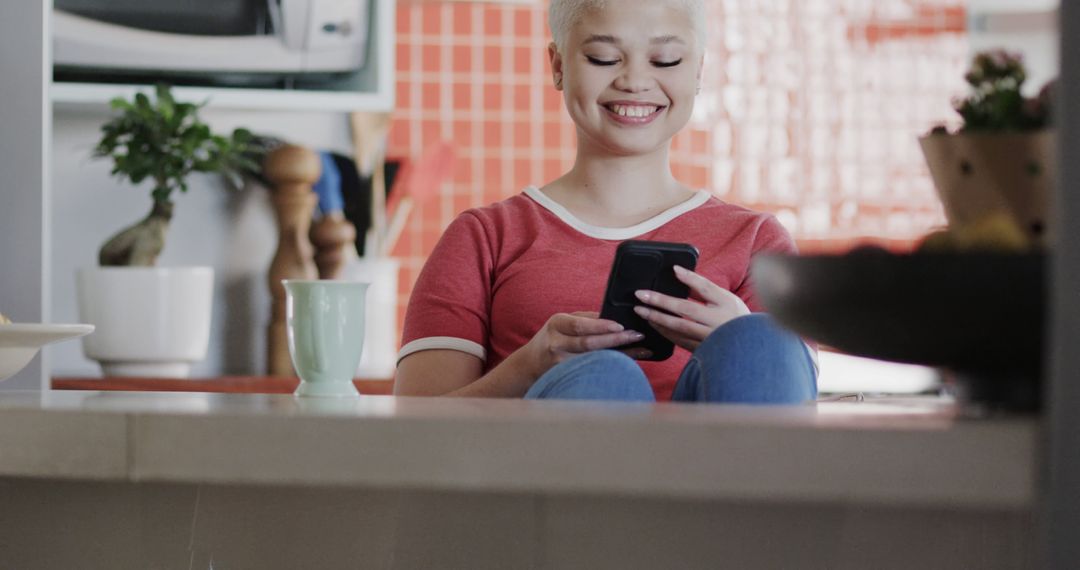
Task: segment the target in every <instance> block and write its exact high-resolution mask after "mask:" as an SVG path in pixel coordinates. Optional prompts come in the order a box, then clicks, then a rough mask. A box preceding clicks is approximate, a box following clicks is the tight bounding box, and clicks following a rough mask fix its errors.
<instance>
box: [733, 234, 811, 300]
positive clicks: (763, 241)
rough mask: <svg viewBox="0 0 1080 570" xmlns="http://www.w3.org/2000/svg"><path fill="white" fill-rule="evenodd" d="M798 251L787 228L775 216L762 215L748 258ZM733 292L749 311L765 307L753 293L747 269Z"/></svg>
mask: <svg viewBox="0 0 1080 570" xmlns="http://www.w3.org/2000/svg"><path fill="white" fill-rule="evenodd" d="M798 252H799V250H798V248H797V247H795V240H793V239H791V234H789V233H788V231H787V229H786V228H784V226H783V225H782V224H781V223H780V222H779V221H778V220H777V219H776V217H775V216H772V215H763V217H762V221H761V223H760V224H759V225H758V226H757V231H756V233H755V235H754V239H753V245H752V246H751V251H750V259H751V260H753V258H754V256H756V255H758V254H759V253H787V254H796V253H798ZM734 293H735V294H736V295H738V296H739V298H740V299H742V300H743V302H744V303H746V306H747V307H749V308H750V310H751V311H753V312H755V313H758V312H762V311H764V310H765V307H764V306H763V305H762V304H761V302H760V301H758V298H757V295H756V294H755V293H754V284H753V282H752V280H751V278H750V271H749V270H747V274H746V277H745V278H744V279H743V282H742V283H741V284H739V286H738V287H737V288H736V289H735V291H734Z"/></svg>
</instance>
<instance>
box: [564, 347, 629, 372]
mask: <svg viewBox="0 0 1080 570" xmlns="http://www.w3.org/2000/svg"><path fill="white" fill-rule="evenodd" d="M562 365H569V366H573V367H580V368H590V369H595V370H605V371H610V372H611V373H612V374H619V375H635V374H641V367H640V366H638V365H637V362H636V361H635V360H634V359H633V358H630V357H629V356H627V355H625V354H623V353H621V352H619V351H617V350H596V351H593V352H586V353H585V354H579V355H577V356H575V357H573V358H570V359H568V360H565V361H563V362H562V363H561V364H559V366H562Z"/></svg>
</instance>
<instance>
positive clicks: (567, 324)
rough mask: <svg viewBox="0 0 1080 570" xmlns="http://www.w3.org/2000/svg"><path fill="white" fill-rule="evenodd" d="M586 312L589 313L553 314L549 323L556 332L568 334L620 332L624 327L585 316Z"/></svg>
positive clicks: (582, 334) (605, 320)
mask: <svg viewBox="0 0 1080 570" xmlns="http://www.w3.org/2000/svg"><path fill="white" fill-rule="evenodd" d="M588 314H589V313H574V314H572V315H567V314H563V315H555V316H554V317H552V318H551V325H552V327H553V328H554V329H555V330H556V331H557V332H559V333H562V334H565V335H569V336H586V335H596V334H604V333H617V332H622V330H623V328H624V327H623V326H622V325H620V324H619V323H617V322H615V321H609V320H607V319H598V318H595V317H590V316H586V315H588ZM592 314H596V313H592Z"/></svg>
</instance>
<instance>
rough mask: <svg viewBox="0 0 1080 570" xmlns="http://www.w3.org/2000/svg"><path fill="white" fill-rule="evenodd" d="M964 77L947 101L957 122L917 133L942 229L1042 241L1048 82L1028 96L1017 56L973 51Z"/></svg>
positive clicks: (1052, 166)
mask: <svg viewBox="0 0 1080 570" xmlns="http://www.w3.org/2000/svg"><path fill="white" fill-rule="evenodd" d="M964 78H965V80H966V81H967V83H968V86H969V88H970V93H969V94H968V95H967V96H966V97H964V98H961V99H959V100H957V101H956V102H955V103H954V107H955V109H956V111H957V113H959V115H960V117H961V119H962V124H961V126H960V127H959V128H958V129H956V130H955V131H952V132H950V131H949V130H948V129H947V128H945V127H944V126H938V127H935V128H934V129H933V130H932V131H931V132H930V133H929V134H927V135H925V136H923V137H921V138H920V139H919V142H920V145H921V147H922V151H923V155H924V157H925V158H926V162H927V164H928V166H929V167H930V174H931V176H932V178H933V180H934V186H935V187H936V188H937V192H938V196H939V198H940V199H941V202H942V205H943V206H944V209H945V217H946V218H947V220H948V222H949V229H950V231H951V232H952V233H953V234H955V235H956V236H961V239H960V243H959V244H954V245H960V246H961V247H962V246H963V243H962V242H963V241H964V239H963V236H965V235H967V236H971V237H972V239H973V240H974V241H976V242H983V243H998V244H999V245H1002V246H1003V249H1014V250H1023V249H1028V248H1039V247H1042V246H1045V245H1047V244H1048V243H1049V242H1050V241H1051V237H1052V236H1048V235H1047V234H1048V232H1047V224H1046V213H1047V210H1048V205H1047V201H1048V200H1049V198H1050V195H1051V190H1052V186H1051V185H1052V183H1053V176H1054V172H1056V167H1057V164H1056V146H1055V141H1054V135H1053V132H1052V130H1051V129H1050V124H1051V96H1052V93H1053V83H1052V82H1051V83H1049V84H1047V85H1046V86H1045V87H1043V88H1042V90H1041V91H1040V92H1039V93H1038V95H1037V96H1035V97H1027V96H1025V95H1024V94H1023V93H1022V92H1021V89H1022V88H1023V86H1024V82H1025V80H1026V79H1027V73H1026V71H1025V69H1024V64H1023V60H1022V58H1021V56H1020V55H1018V54H1013V53H1009V52H1006V51H1004V50H994V51H988V52H981V53H978V54H976V55H975V57H974V58H973V60H972V64H971V67H970V69H969V70H968V72H967V74H966V75H965V77H964Z"/></svg>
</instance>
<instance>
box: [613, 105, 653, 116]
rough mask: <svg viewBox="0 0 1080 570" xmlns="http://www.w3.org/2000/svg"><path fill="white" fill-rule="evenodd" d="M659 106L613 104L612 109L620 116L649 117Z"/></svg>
mask: <svg viewBox="0 0 1080 570" xmlns="http://www.w3.org/2000/svg"><path fill="white" fill-rule="evenodd" d="M657 109H659V107H656V106H655V105H644V106H642V105H612V106H611V110H612V111H614V112H615V113H616V114H617V115H619V116H620V117H634V118H640V117H648V116H649V115H651V114H653V113H655V112H656V110H657Z"/></svg>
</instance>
